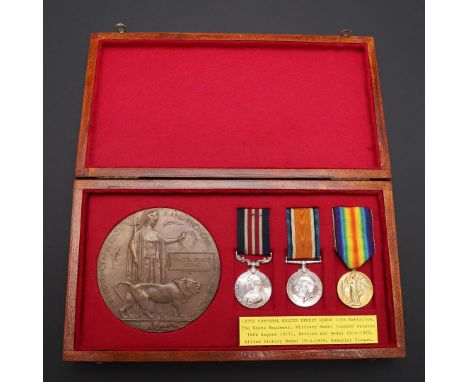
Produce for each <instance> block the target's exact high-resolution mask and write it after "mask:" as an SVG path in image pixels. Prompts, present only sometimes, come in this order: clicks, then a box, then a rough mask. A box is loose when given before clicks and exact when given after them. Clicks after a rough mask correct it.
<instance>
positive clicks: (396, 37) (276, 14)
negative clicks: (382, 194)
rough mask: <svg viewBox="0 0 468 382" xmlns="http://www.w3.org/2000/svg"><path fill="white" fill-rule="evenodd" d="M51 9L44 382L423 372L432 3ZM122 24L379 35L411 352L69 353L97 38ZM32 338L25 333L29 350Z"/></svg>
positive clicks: (139, 0) (121, 0)
mask: <svg viewBox="0 0 468 382" xmlns="http://www.w3.org/2000/svg"><path fill="white" fill-rule="evenodd" d="M44 7H45V8H44V39H45V41H44V95H45V99H44V177H45V186H44V187H45V189H44V191H45V198H44V203H45V206H44V207H45V208H44V211H45V214H44V221H45V227H44V232H45V247H44V280H45V282H44V297H45V299H44V315H45V316H44V371H45V376H46V378H45V380H47V381H55V380H57V381H58V380H61V381H62V380H63V381H67V382H72V381H83V380H88V381H101V382H105V381H114V382H117V381H126V382H128V381H130V380H131V381H137V380H142V381H143V380H145V381H150V380H152V381H174V380H181V381H182V380H186V381H187V380H198V379H203V380H204V381H219V380H220V379H222V380H223V381H226V382H227V381H237V382H241V381H246V380H260V379H261V380H268V381H271V382H274V381H285V380H300V379H303V378H307V379H314V380H319V381H339V380H346V381H361V382H365V381H372V382H375V381H379V382H384V381H398V380H410V379H411V380H413V381H422V380H423V377H424V368H423V367H424V189H423V187H424V146H423V145H424V2H423V1H421V0H418V1H404V0H385V1H384V0H378V1H376V0H368V1H362V0H361V1H359V0H320V1H295V0H283V1H267V0H262V1H260V0H250V1H242V0H239V1H221V0H213V1H205V0H198V1H196V0H186V1H177V0H172V1H157V0H152V1H149V0H133V1H132V0H99V1H98V0H76V1H70V0H46V1H45V5H44ZM118 21H122V22H124V23H126V24H127V25H128V29H129V31H174V32H175V31H177V32H245V33H293V34H295V33H297V34H337V33H338V31H339V30H340V29H342V28H351V29H352V30H353V31H354V34H356V35H373V36H375V39H376V46H377V56H378V64H379V70H380V79H381V85H382V95H383V100H384V108H385V118H386V123H387V130H388V137H389V145H390V155H391V160H392V170H393V179H394V181H393V184H394V191H395V206H396V219H397V226H398V241H399V251H400V266H401V276H402V287H403V297H404V301H403V302H404V313H405V324H406V341H407V352H408V355H407V358H406V359H401V360H400V359H397V360H375V361H368V360H359V361H314V362H271V363H263V362H260V363H199V364H192V363H178V364H156V363H155V364H151V363H150V364H103V365H97V364H93V363H91V364H80V363H64V362H62V361H61V351H62V338H63V319H64V300H65V288H66V275H67V257H68V240H69V225H70V210H71V195H72V183H73V177H74V163H75V155H76V146H77V137H78V129H79V125H80V112H81V101H82V95H83V87H84V76H85V69H86V58H87V50H88V42H89V34H90V32H95V31H111V30H112V29H113V25H114V24H115V23H116V22H118ZM220 324H222V323H220ZM26 345H27V342H26V341H25V350H27V346H26ZM33 356H34V355H33V354H29V355H28V357H33ZM25 367H27V361H26V362H25Z"/></svg>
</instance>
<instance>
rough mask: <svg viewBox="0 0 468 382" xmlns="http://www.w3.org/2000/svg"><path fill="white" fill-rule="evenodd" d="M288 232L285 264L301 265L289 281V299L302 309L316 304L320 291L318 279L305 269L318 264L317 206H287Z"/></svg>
mask: <svg viewBox="0 0 468 382" xmlns="http://www.w3.org/2000/svg"><path fill="white" fill-rule="evenodd" d="M286 222H287V231H288V252H287V256H286V263H287V264H300V265H301V268H300V269H299V270H298V271H297V272H296V273H294V274H293V275H292V276H291V277H290V278H289V280H288V283H287V285H286V292H287V294H288V297H289V299H290V300H291V301H292V302H293V303H294V304H296V305H297V306H301V307H304V308H307V307H310V306H313V305H315V304H316V303H317V302H318V301H319V300H320V298H321V297H322V293H323V286H322V282H321V281H320V278H319V277H318V276H317V275H316V274H315V273H314V272H312V271H310V270H309V269H307V267H306V264H313V263H320V262H321V261H322V259H321V256H320V236H319V235H320V232H319V227H320V225H319V215H318V208H288V209H286Z"/></svg>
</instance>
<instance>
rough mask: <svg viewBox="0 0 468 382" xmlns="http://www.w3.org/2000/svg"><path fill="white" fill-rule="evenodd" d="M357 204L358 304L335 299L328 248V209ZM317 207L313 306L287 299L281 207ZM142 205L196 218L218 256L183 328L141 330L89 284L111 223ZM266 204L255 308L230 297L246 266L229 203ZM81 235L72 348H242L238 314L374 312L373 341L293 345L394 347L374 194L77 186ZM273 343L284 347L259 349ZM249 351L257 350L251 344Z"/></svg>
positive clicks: (379, 205) (380, 210)
mask: <svg viewBox="0 0 468 382" xmlns="http://www.w3.org/2000/svg"><path fill="white" fill-rule="evenodd" d="M353 205H360V206H366V207H370V208H371V209H372V212H373V216H374V227H375V232H374V234H375V244H376V255H375V256H374V257H373V258H372V260H370V261H369V262H367V263H366V264H365V265H364V266H363V267H362V268H361V269H360V270H361V271H362V272H364V273H366V274H367V275H368V276H369V277H370V278H371V280H372V282H373V285H374V297H373V299H372V300H371V302H370V303H369V304H368V305H367V306H366V307H364V308H361V309H352V308H349V307H347V306H345V305H343V304H342V303H341V302H340V300H339V298H338V296H337V292H336V285H337V282H338V279H339V278H340V277H341V275H342V274H344V273H345V272H346V271H347V269H346V268H345V266H344V265H343V264H342V262H341V260H340V259H339V258H338V256H337V255H336V254H335V252H334V249H333V228H332V214H331V208H332V207H334V206H353ZM310 206H314V207H319V208H320V227H321V235H320V238H321V247H322V256H323V262H322V263H321V264H313V265H311V266H310V268H311V270H312V271H313V272H316V273H317V274H318V275H319V277H320V278H321V280H322V283H323V288H324V294H323V296H322V299H321V300H320V301H319V302H318V303H317V304H316V305H315V306H313V307H310V308H300V307H297V306H295V305H294V304H293V303H291V302H290V301H289V299H288V297H287V295H286V291H285V285H286V282H287V279H288V278H289V276H290V275H291V274H292V273H294V272H295V271H296V270H297V269H298V266H296V265H290V264H285V263H284V253H285V248H286V222H285V209H286V208H287V207H310ZM150 207H170V208H176V209H179V210H181V211H184V212H186V213H188V214H190V215H192V216H193V217H195V218H196V219H197V220H199V221H200V222H201V223H202V224H203V225H204V226H205V227H206V228H207V229H208V231H209V232H210V233H211V235H212V236H213V238H214V240H215V242H216V245H217V247H218V251H219V255H220V259H221V278H220V284H219V288H218V291H217V293H216V295H215V297H214V299H213V301H212V302H211V304H210V305H209V307H208V308H207V310H206V311H205V312H204V313H203V314H202V315H201V316H200V317H199V318H198V319H197V320H195V321H194V322H192V323H190V324H189V325H188V326H186V327H185V328H183V329H179V330H177V331H174V332H168V333H146V332H143V331H140V330H138V329H134V328H132V327H130V326H128V325H126V324H125V323H123V322H121V321H120V320H119V319H118V318H117V317H115V316H114V315H113V313H112V312H111V311H110V310H109V309H108V307H107V306H106V304H105V302H104V300H103V299H102V297H101V295H100V292H99V289H98V284H97V267H96V266H97V258H98V255H99V251H100V248H101V246H102V244H103V242H104V240H105V238H106V237H107V235H108V234H109V232H110V231H111V230H112V228H113V227H114V226H115V225H116V224H117V223H119V222H120V221H121V220H122V219H124V218H125V217H126V216H128V215H129V214H132V213H134V212H136V211H138V210H141V209H145V208H150ZM237 207H270V213H271V218H270V219H271V222H270V223H271V245H272V250H273V254H274V255H273V260H272V262H271V263H269V264H266V265H263V266H262V267H261V270H262V272H264V273H265V274H267V275H268V277H269V278H270V280H271V282H272V284H273V294H272V297H271V300H270V301H269V302H268V303H267V304H266V305H265V306H264V307H262V308H260V309H248V308H245V307H243V306H241V305H240V304H239V303H238V302H237V300H236V298H235V296H234V282H235V279H236V278H237V277H238V275H240V274H241V273H242V272H244V271H245V270H246V269H247V268H246V266H245V264H241V263H239V262H238V261H237V260H236V259H235V257H234V248H235V246H236V208H237ZM81 224H82V232H81V237H82V241H81V244H80V255H79V274H78V288H77V305H76V333H75V349H76V350H189V349H190V350H208V349H218V350H242V349H246V348H242V349H241V348H240V347H239V346H238V317H239V316H278V315H353V314H376V315H377V320H378V336H379V343H378V344H374V345H342V346H329V345H327V346H299V347H297V346H296V347H287V348H288V349H294V348H300V349H308V348H337V347H338V348H346V347H352V348H364V347H394V346H396V339H395V324H394V311H393V304H392V288H391V280H390V269H389V257H388V243H387V233H386V228H385V216H384V205H383V197H382V193H381V192H363V191H359V192H358V191H356V192H349V191H347V192H345V191H333V192H332V191H287V190H286V191H279V190H278V191H267V192H265V191H262V192H256V191H252V190H249V191H248V192H247V191H242V190H239V191H220V190H212V191H194V190H192V191H191V190H185V191H155V190H150V191H116V190H97V191H96V190H95V191H85V192H84V198H83V210H82V221H81ZM265 348H270V349H279V348H285V347H276V346H275V347H265ZM249 349H260V347H252V348H249Z"/></svg>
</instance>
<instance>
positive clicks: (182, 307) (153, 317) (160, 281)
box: [97, 208, 220, 332]
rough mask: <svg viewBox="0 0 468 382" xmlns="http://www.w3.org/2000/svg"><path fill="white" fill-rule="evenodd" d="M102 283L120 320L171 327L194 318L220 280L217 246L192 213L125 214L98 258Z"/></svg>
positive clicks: (138, 325) (148, 328)
mask: <svg viewBox="0 0 468 382" xmlns="http://www.w3.org/2000/svg"><path fill="white" fill-rule="evenodd" d="M97 272H98V284H99V290H100V291H101V295H102V297H103V299H104V301H105V302H106V304H107V306H108V307H109V309H110V310H111V311H112V313H114V314H115V315H116V316H117V317H118V318H119V319H120V320H121V321H123V322H125V323H126V324H127V325H130V326H132V327H134V328H137V329H140V330H144V331H147V332H168V331H172V330H176V329H180V328H183V327H184V326H186V325H188V324H189V323H190V322H192V321H194V320H196V319H197V318H198V317H199V316H200V315H201V314H202V313H203V312H204V311H205V309H206V308H207V307H208V305H209V304H210V302H211V300H212V299H213V297H214V295H215V293H216V290H217V288H218V283H219V275H220V262H219V255H218V249H217V248H216V244H215V242H214V240H213V238H212V237H211V235H210V233H209V232H208V231H207V230H206V228H205V227H204V226H203V225H202V224H201V223H200V222H199V221H197V220H196V219H195V218H193V217H192V216H190V215H188V214H186V213H184V212H182V211H178V210H175V209H170V208H151V209H147V210H142V211H139V212H136V213H134V214H133V215H130V216H128V217H126V218H125V219H124V220H122V221H121V222H120V223H119V224H117V225H116V226H115V227H114V229H113V230H112V231H111V232H110V234H109V236H107V238H106V240H105V242H104V244H103V246H102V248H101V251H100V253H99V258H98V267H97Z"/></svg>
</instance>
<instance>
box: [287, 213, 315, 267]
mask: <svg viewBox="0 0 468 382" xmlns="http://www.w3.org/2000/svg"><path fill="white" fill-rule="evenodd" d="M286 225H287V231H288V232H287V233H288V255H287V260H320V222H319V212H318V208H287V209H286Z"/></svg>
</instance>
